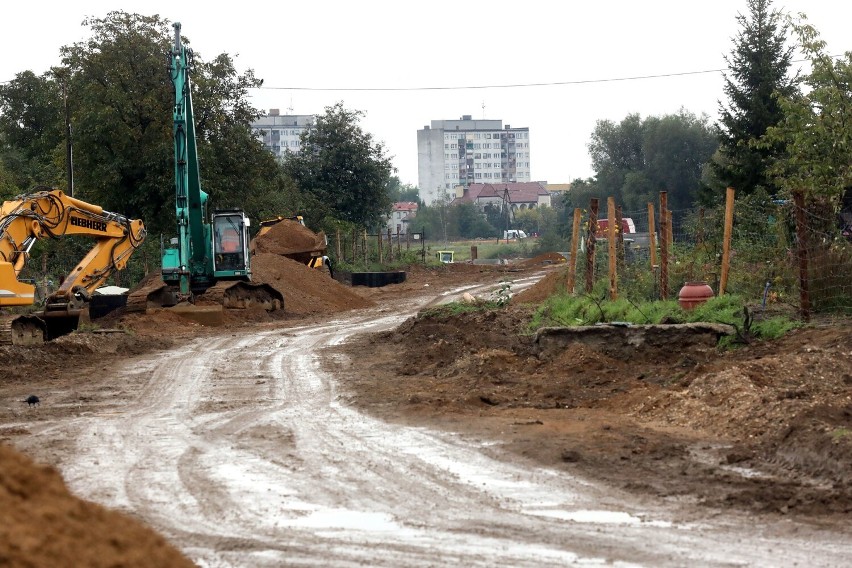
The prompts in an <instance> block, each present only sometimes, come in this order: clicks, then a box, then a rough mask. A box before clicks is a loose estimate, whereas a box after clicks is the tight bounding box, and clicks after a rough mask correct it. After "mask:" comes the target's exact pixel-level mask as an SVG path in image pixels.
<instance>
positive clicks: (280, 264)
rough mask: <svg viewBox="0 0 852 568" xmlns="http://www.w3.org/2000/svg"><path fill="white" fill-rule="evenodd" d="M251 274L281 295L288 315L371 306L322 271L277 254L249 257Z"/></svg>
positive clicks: (256, 280) (323, 312)
mask: <svg viewBox="0 0 852 568" xmlns="http://www.w3.org/2000/svg"><path fill="white" fill-rule="evenodd" d="M295 224H296V225H297V226H299V227H301V225H299V224H298V223H295ZM276 227H277V225H276ZM274 228H275V227H273V229H274ZM302 228H304V227H302ZM252 274H253V276H252V280H253V281H255V282H262V283H264V284H269V285H270V286H272V287H273V288H275V289H276V290H278V291H280V292H281V293H282V294H284V312H285V313H287V314H295V315H307V314H330V313H336V312H343V311H348V310H354V309H358V308H366V307H369V306H372V305H374V304H373V302H372V301H371V300H369V299H367V298H364V297H363V296H361V295H359V294H358V293H357V292H355V291H354V290H353V289H352V288H350V287H349V286H346V285H345V284H341V283H340V282H338V281H337V280H334V279H333V278H331V276H330V275H329V274H328V272H327V271H325V270H324V269H316V268H310V267H308V266H306V265H304V264H302V263H300V262H296V261H295V260H291V259H289V258H287V257H284V256H281V255H279V254H273V253H261V252H258V253H257V254H256V255H255V256H253V257H252Z"/></svg>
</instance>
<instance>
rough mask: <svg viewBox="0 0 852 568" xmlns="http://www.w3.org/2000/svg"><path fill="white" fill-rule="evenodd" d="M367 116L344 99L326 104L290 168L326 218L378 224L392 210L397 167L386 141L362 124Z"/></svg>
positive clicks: (286, 165)
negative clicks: (391, 190) (378, 139)
mask: <svg viewBox="0 0 852 568" xmlns="http://www.w3.org/2000/svg"><path fill="white" fill-rule="evenodd" d="M363 115H364V113H363V111H358V110H348V109H346V108H344V106H343V103H342V102H338V103H337V104H335V105H334V106H330V107H326V109H325V114H323V115H320V116H318V117H317V121H316V124H315V126H314V127H313V128H312V129H310V130H307V131H306V132H304V133H302V138H301V150H300V152H299V153H298V154H293V155H290V156H288V158H287V160H286V161H285V162H284V169H285V171H286V172H287V174H288V175H289V176H290V177H292V178H293V180H295V182H296V183H297V185H298V186H299V189H300V190H301V191H302V192H303V193H305V194H306V196H307V198H308V199H309V200H310V202H311V206H312V207H313V208H315V209H316V210H318V211H321V212H322V214H323V216H324V217H329V218H333V219H338V220H341V221H346V222H351V223H356V224H359V225H361V226H364V227H375V226H378V225H379V224H380V223H381V222H382V219H383V218H386V217H387V215H389V214H390V211H391V206H392V204H393V202H392V200H391V196H390V195H389V194H388V183H389V181H390V177H391V174H393V173H394V171H395V169H394V167H393V165H392V163H391V159H390V158H389V157H388V156H387V155H386V152H385V147H384V145H383V144H382V143H381V142H376V141H374V139H373V136H372V135H371V134H369V133H367V132H364V131H363V130H362V129H361V127H360V126H359V124H358V122H359V120H360V118H361V117H362V116H363Z"/></svg>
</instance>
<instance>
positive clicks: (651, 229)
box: [648, 202, 657, 274]
mask: <svg viewBox="0 0 852 568" xmlns="http://www.w3.org/2000/svg"><path fill="white" fill-rule="evenodd" d="M648 249H649V252H650V254H649V256H650V259H651V273H652V274H653V273H654V270H655V269H656V268H657V228H656V227H655V226H654V204H653V203H651V202H648Z"/></svg>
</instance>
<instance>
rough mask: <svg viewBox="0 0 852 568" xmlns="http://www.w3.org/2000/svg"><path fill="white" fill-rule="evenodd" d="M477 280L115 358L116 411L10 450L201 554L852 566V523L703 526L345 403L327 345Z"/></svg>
mask: <svg viewBox="0 0 852 568" xmlns="http://www.w3.org/2000/svg"><path fill="white" fill-rule="evenodd" d="M515 285H516V288H515V289H516V290H517V289H520V288H522V287H523V283H522V282H520V281H518V282H516V284H515ZM491 286H493V284H492V285H491ZM465 290H470V291H473V292H477V291H480V292H481V290H482V289H479V290H477V289H472V288H456V289H454V290H452V291H449V292H445V293H444V294H442V295H439V296H435V295H434V294H433V295H431V296H430V295H426V294H423V295H420V296H418V297H417V298H416V299H411V298H407V299H406V300H405V301H404V302H397V303H383V304H381V305H380V307H377V308H370V309H367V310H361V311H358V312H353V313H348V314H346V315H345V316H343V317H340V316H337V318H336V319H333V320H326V321H320V320H317V321H315V322H313V323H310V324H305V325H297V326H294V327H287V328H281V327H275V326H268V327H262V326H260V327H257V328H253V329H247V328H246V329H243V328H241V329H239V330H237V331H228V332H226V333H223V334H218V335H216V334H211V335H205V336H203V337H198V338H194V339H192V340H191V341H189V342H187V343H185V344H182V345H179V346H176V347H174V348H172V349H169V350H167V351H165V352H161V353H157V354H154V355H140V356H136V357H134V358H132V359H131V360H130V361H129V364H128V361H125V362H124V364H123V365H122V366H121V367H120V368H112V367H110V368H105V369H103V370H102V371H103V373H105V374H107V373H108V374H109V376H110V377H111V379H110V381H109V383H110V384H111V385H113V387H112V392H111V396H110V401H109V404H103V405H90V406H89V407H87V408H84V409H81V410H80V411H79V412H76V413H67V414H65V415H62V416H59V417H57V418H56V419H51V418H48V417H44V416H43V417H42V419H40V420H38V421H28V422H21V423H20V424H18V426H19V427H21V428H26V429H27V430H28V432H29V435H28V436H27V437H26V438H23V437H17V438H15V440H14V441H15V444H16V445H17V446H19V447H22V448H23V449H25V450H29V451H30V452H31V453H33V454H35V455H40V456H41V457H42V459H46V460H47V461H50V462H52V463H54V464H55V465H56V466H57V467H58V468H59V470H60V471H61V473H62V475H63V477H64V478H65V480H66V482H67V484H68V486H69V488H70V489H71V490H72V491H73V492H74V493H75V494H77V495H79V496H81V497H83V498H85V499H90V500H93V501H95V502H98V503H100V504H103V505H105V506H107V507H111V508H116V509H119V510H121V511H125V512H128V513H130V514H131V515H133V516H135V517H137V518H139V519H141V520H142V521H144V522H145V523H146V524H148V525H150V526H151V527H153V528H154V529H155V530H157V531H158V532H160V533H161V534H163V535H164V536H165V537H166V538H167V539H168V540H169V541H170V542H171V543H173V544H174V545H175V546H177V547H178V548H179V549H180V550H182V551H183V552H184V554H186V556H188V557H189V558H190V559H191V560H192V561H193V562H195V563H196V564H197V565H199V566H210V567H230V566H233V567H265V566H340V567H345V566H393V567H399V566H536V567H539V566H565V565H582V566H585V565H599V564H604V565H614V566H843V565H847V561H848V558H849V557H850V554H852V544H850V540H849V538H848V534H843V533H840V532H836V531H834V530H821V529H819V528H818V527H815V526H813V525H805V524H798V523H796V522H791V521H787V520H784V519H779V520H778V521H777V522H772V523H769V524H766V523H762V524H761V525H760V526H759V527H758V526H754V525H753V524H752V523H751V521H750V519H749V517H748V516H747V515H745V514H737V513H731V514H725V515H712V516H708V517H707V518H703V519H697V518H696V517H695V514H694V511H690V513H689V514H683V511H681V510H680V509H679V508H678V507H677V506H676V505H673V504H672V503H671V502H667V503H666V504H665V505H662V504H660V503H655V502H654V501H652V500H649V499H647V498H642V499H640V498H638V497H635V496H632V495H630V494H628V493H626V492H624V491H622V490H618V489H613V488H611V487H607V486H605V485H602V484H598V483H596V482H595V481H594V480H591V479H582V478H576V477H572V476H569V475H566V474H565V473H564V472H558V471H555V470H550V469H546V468H542V467H539V466H537V465H535V464H534V463H532V462H526V461H524V460H519V459H518V458H517V457H516V456H515V457H510V456H509V455H505V456H502V457H501V456H500V452H499V451H496V452H495V448H494V447H493V444H491V443H490V442H484V441H479V440H476V439H469V438H466V437H463V436H460V435H455V434H453V433H451V432H437V431H431V430H428V429H424V428H418V427H410V426H403V425H399V424H391V423H386V422H383V421H380V420H377V419H375V418H371V417H369V416H367V415H365V414H362V413H360V412H358V411H357V410H355V409H354V408H353V407H351V406H349V405H347V404H346V402H345V399H344V398H342V397H341V396H340V390H339V389H340V385H339V383H338V381H339V378H337V377H336V376H335V375H333V374H330V373H329V371H328V365H324V364H323V361H322V358H321V356H320V353H321V352H322V350H323V349H324V348H325V347H327V346H334V345H338V344H340V343H342V342H344V341H346V339H347V337H349V336H351V335H352V334H356V333H362V332H370V331H379V330H385V329H390V328H392V327H394V326H396V325H398V324H400V323H401V322H402V321H403V320H404V319H405V318H407V317H408V316H409V315H411V314H413V313H415V311H416V310H417V309H419V308H421V307H423V306H424V305H426V304H429V303H435V302H440V301H443V300H446V299H454V298H456V297H457V296H458V295H459V294H460V293H461V292H463V291H465ZM365 356H367V354H365ZM338 357H341V356H338ZM336 364H337V365H344V366H345V365H346V364H347V362H346V361H345V360H337V361H336ZM5 427H6V428H7V429H8V428H11V427H15V424H9V423H7V424H6V425H5ZM486 448H487V449H489V451H488V452H485V451H483V450H485V449H486ZM495 456H496V457H495Z"/></svg>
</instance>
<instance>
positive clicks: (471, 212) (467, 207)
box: [448, 203, 497, 239]
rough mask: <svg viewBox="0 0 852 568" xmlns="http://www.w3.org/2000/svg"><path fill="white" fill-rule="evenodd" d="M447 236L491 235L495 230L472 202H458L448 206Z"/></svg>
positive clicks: (472, 236)
mask: <svg viewBox="0 0 852 568" xmlns="http://www.w3.org/2000/svg"><path fill="white" fill-rule="evenodd" d="M449 212H450V222H449V225H448V226H449V236H450V237H451V238H452V237H460V238H463V239H474V238H477V237H493V236H495V235H496V234H497V230H496V229H495V228H494V227H492V226H491V224H490V223H488V221H487V220H486V219H485V215H484V214H483V213H482V211H480V209H479V207H477V206H476V205H475V204H474V203H459V204H457V205H454V206H452V207H450V209H449Z"/></svg>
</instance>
